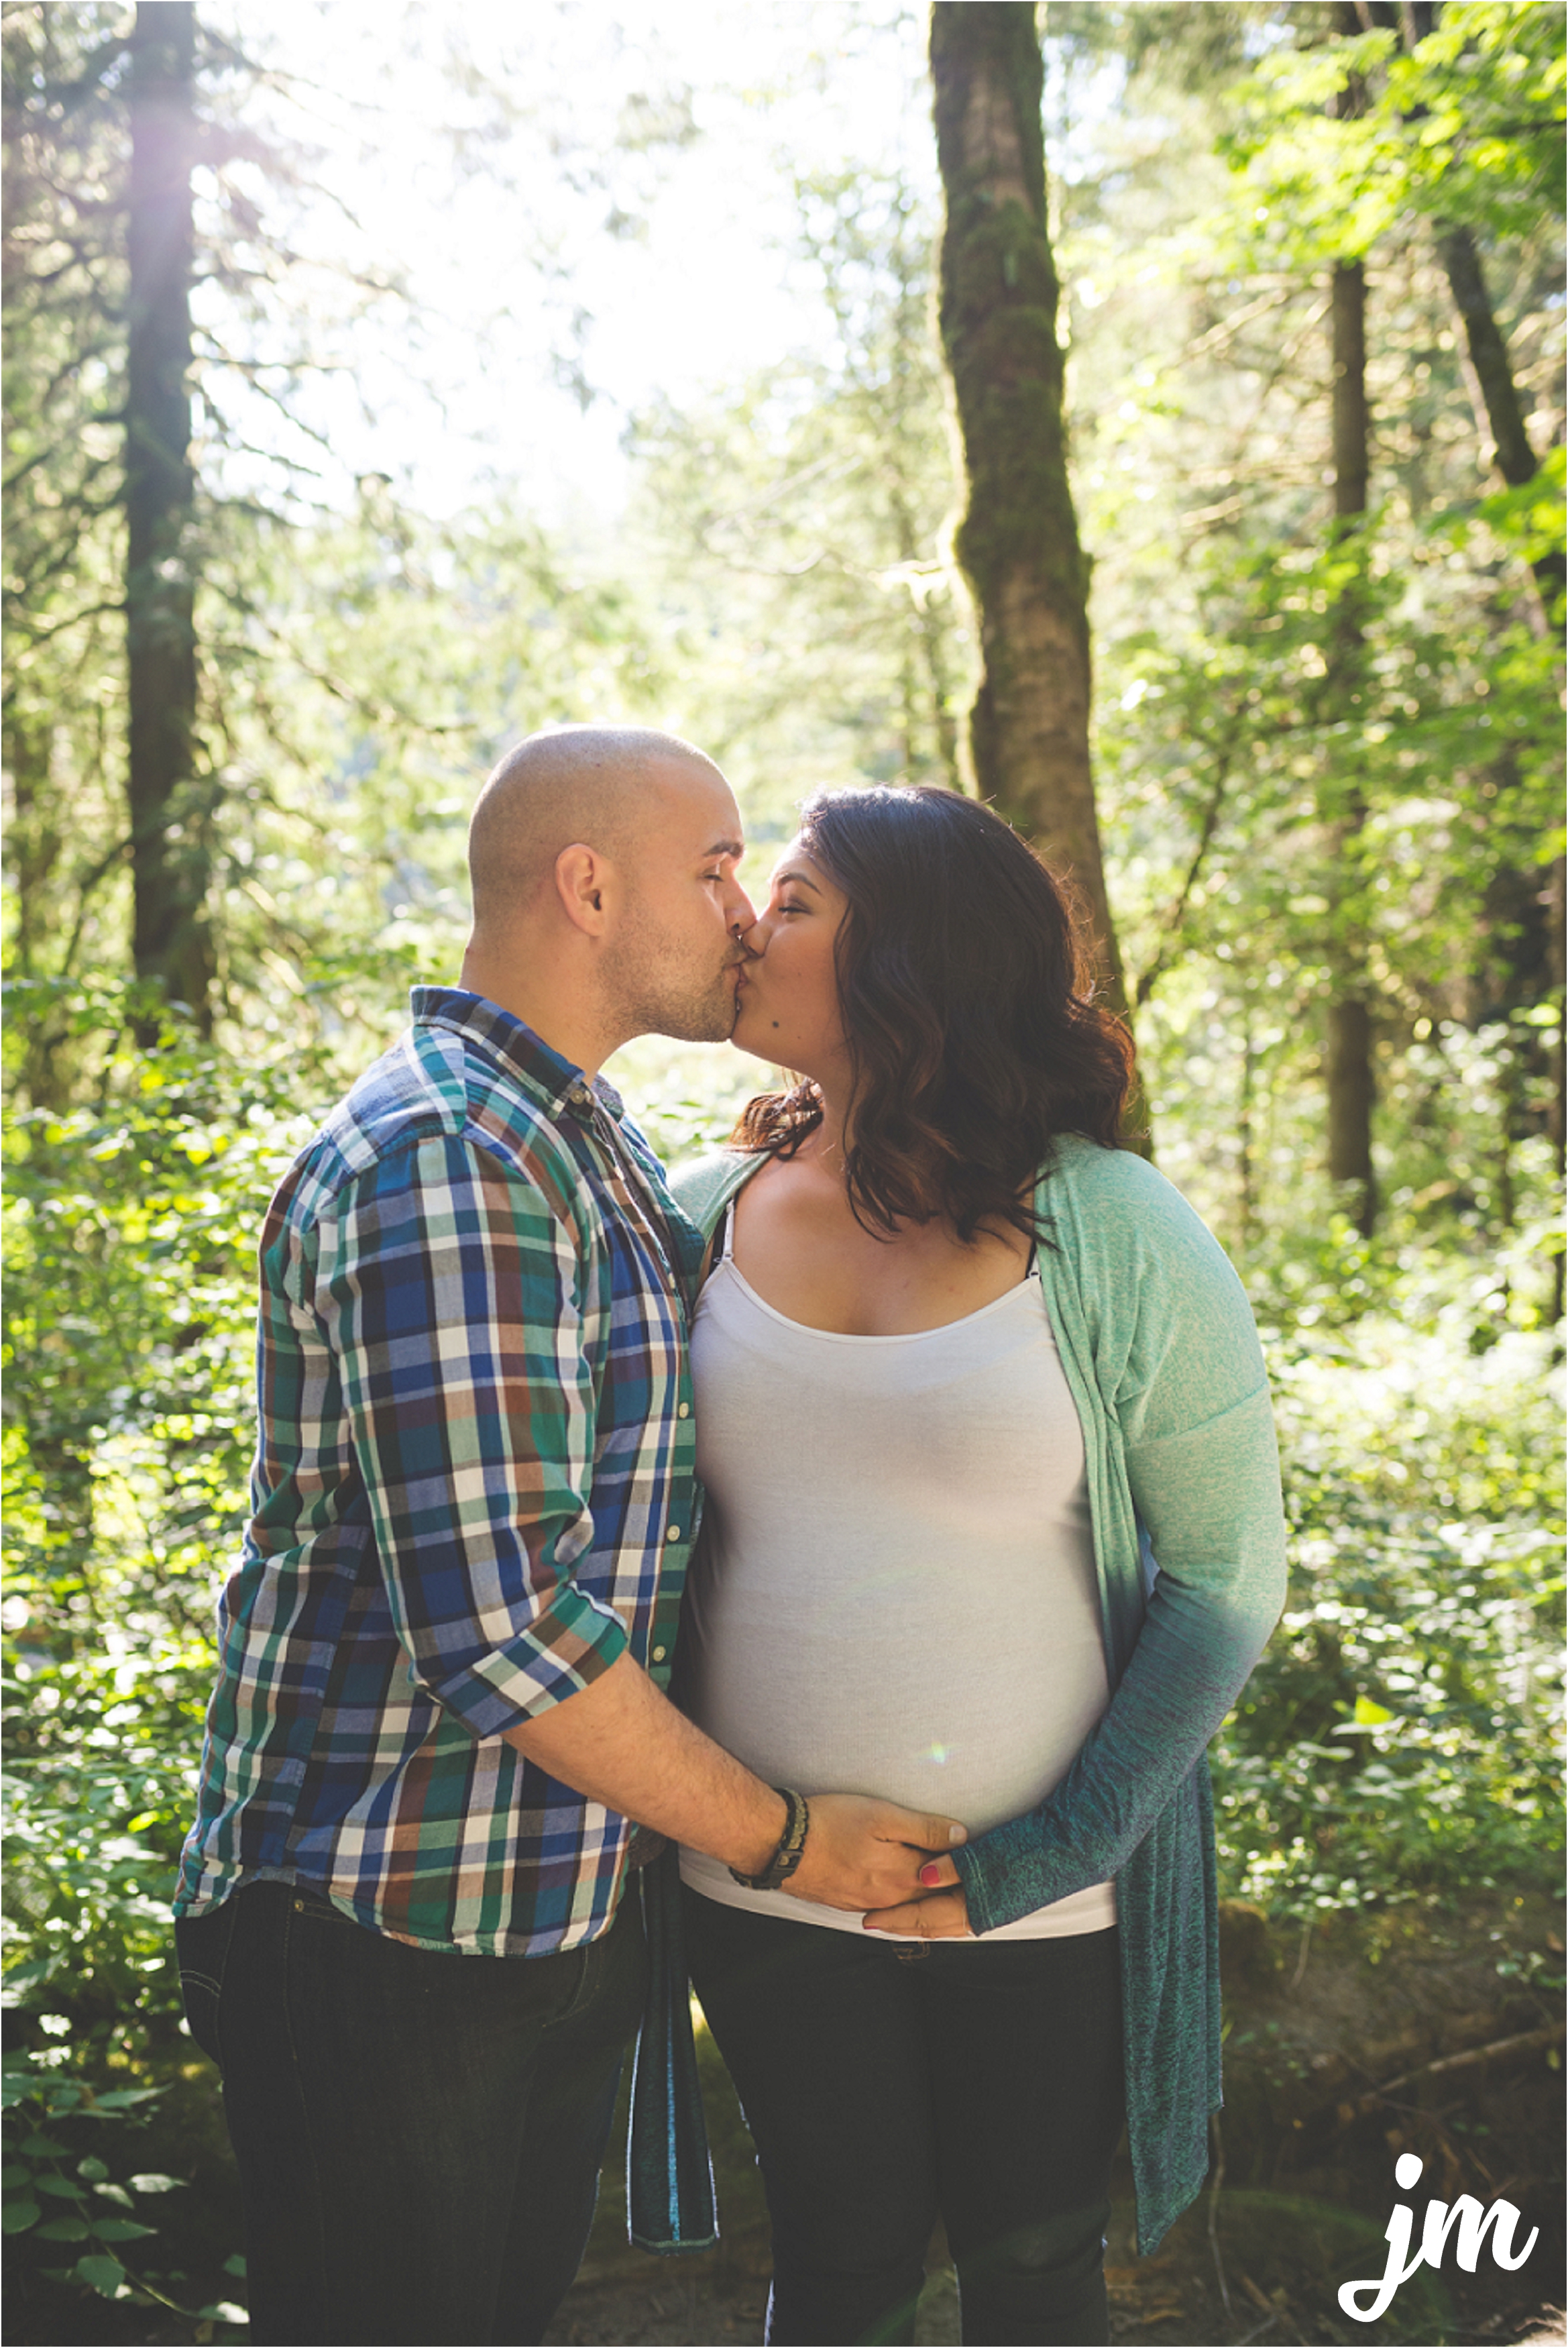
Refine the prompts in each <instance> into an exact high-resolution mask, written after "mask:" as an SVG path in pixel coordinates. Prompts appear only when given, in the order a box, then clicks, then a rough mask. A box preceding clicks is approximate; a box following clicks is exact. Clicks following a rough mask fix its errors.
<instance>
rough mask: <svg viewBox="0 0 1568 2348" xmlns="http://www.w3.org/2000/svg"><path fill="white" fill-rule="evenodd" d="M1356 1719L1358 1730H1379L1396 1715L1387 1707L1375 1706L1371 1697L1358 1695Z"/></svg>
mask: <svg viewBox="0 0 1568 2348" xmlns="http://www.w3.org/2000/svg"><path fill="white" fill-rule="evenodd" d="M1354 1717H1355V1721H1356V1725H1357V1727H1358V1728H1377V1727H1378V1726H1379V1725H1381V1723H1382V1722H1384V1721H1385V1720H1392V1719H1393V1717H1394V1715H1393V1714H1392V1713H1391V1712H1389V1710H1388V1709H1387V1707H1386V1706H1385V1705H1383V1704H1374V1703H1373V1701H1372V1699H1371V1697H1370V1696H1369V1695H1358V1697H1357V1699H1356V1711H1355V1715H1354Z"/></svg>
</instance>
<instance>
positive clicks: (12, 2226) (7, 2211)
mask: <svg viewBox="0 0 1568 2348" xmlns="http://www.w3.org/2000/svg"><path fill="white" fill-rule="evenodd" d="M42 2214H43V2213H42V2211H41V2209H39V2206H38V2204H37V2202H36V2201H35V2200H34V2199H33V2197H32V2195H31V2194H30V2193H26V2194H23V2195H22V2196H21V2197H20V2198H19V2199H16V2200H15V2201H7V2202H5V2204H4V2206H3V2207H0V2233H5V2234H25V2233H26V2230H27V2229H28V2227H29V2226H35V2225H36V2224H37V2221H38V2219H39V2218H40V2217H41V2215H42Z"/></svg>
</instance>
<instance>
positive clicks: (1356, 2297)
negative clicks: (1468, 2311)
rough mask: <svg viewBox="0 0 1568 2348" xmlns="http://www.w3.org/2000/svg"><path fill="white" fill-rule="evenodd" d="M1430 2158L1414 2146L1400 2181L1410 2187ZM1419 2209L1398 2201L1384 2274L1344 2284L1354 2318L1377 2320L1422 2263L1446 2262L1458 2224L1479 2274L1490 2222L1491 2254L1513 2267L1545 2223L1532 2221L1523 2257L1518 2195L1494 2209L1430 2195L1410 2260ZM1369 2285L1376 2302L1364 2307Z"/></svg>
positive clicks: (1345, 2304) (1344, 2305)
mask: <svg viewBox="0 0 1568 2348" xmlns="http://www.w3.org/2000/svg"><path fill="white" fill-rule="evenodd" d="M1425 2166H1426V2163H1425V2162H1424V2161H1421V2160H1418V2159H1417V2157H1416V2156H1415V2154H1414V2153H1413V2152H1402V2153H1401V2154H1400V2155H1399V2159H1398V2160H1397V2161H1396V2162H1395V2163H1394V2181H1395V2183H1396V2184H1397V2185H1398V2186H1399V2188H1400V2190H1401V2191H1402V2192H1405V2193H1408V2192H1409V2189H1410V2188H1411V2186H1412V2185H1413V2184H1414V2183H1415V2181H1416V2179H1417V2178H1418V2177H1419V2175H1420V2173H1421V2170H1422V2169H1423V2168H1425ZM1415 2217H1416V2213H1415V2211H1414V2210H1413V2209H1411V2208H1410V2205H1409V2202H1408V2201H1396V2202H1395V2204H1394V2214H1393V2216H1392V2217H1391V2218H1390V2219H1389V2222H1388V2225H1387V2226H1386V2227H1385V2229H1384V2233H1383V2239H1384V2240H1385V2241H1386V2242H1387V2243H1388V2245H1389V2262H1388V2264H1387V2266H1386V2267H1385V2268H1384V2269H1383V2271H1382V2273H1381V2275H1379V2276H1378V2277H1376V2278H1372V2277H1369V2278H1368V2280H1367V2281H1364V2282H1342V2283H1341V2284H1340V2286H1339V2306H1340V2311H1341V2312H1342V2313H1343V2314H1346V2315H1348V2317H1349V2318H1350V2320H1351V2322H1353V2323H1375V2322H1377V2320H1378V2316H1379V2315H1381V2314H1382V2312H1383V2311H1384V2309H1385V2308H1386V2307H1387V2306H1388V2304H1389V2301H1390V2300H1391V2299H1392V2298H1393V2296H1394V2293H1395V2292H1396V2291H1398V2290H1399V2285H1400V2284H1401V2283H1402V2282H1409V2279H1410V2277H1411V2276H1412V2275H1413V2274H1414V2273H1415V2272H1416V2270H1417V2269H1418V2267H1424V2266H1425V2267H1430V2268H1431V2270H1432V2271H1433V2272H1434V2273H1436V2271H1437V2270H1438V2269H1439V2268H1440V2266H1441V2265H1442V2262H1443V2252H1444V2251H1445V2250H1447V2248H1448V2246H1449V2236H1450V2233H1452V2232H1453V2230H1454V2229H1455V2227H1456V2226H1457V2228H1458V2229H1459V2240H1458V2243H1457V2245H1456V2248H1455V2256H1456V2257H1457V2258H1458V2260H1459V2262H1460V2266H1461V2267H1462V2268H1463V2269H1464V2271H1465V2272H1466V2274H1474V2272H1475V2270H1476V2263H1477V2261H1478V2260H1479V2259H1480V2257H1481V2244H1482V2242H1483V2241H1484V2240H1485V2239H1486V2230H1487V2228H1488V2227H1489V2226H1490V2227H1491V2230H1492V2234H1491V2255H1492V2257H1493V2258H1494V2259H1495V2260H1496V2261H1497V2263H1498V2265H1499V2266H1500V2267H1504V2268H1506V2269H1507V2270H1508V2271H1509V2272H1510V2273H1512V2271H1513V2270H1514V2268H1515V2267H1522V2265H1523V2264H1524V2261H1525V2260H1526V2259H1527V2258H1528V2257H1529V2256H1530V2253H1531V2251H1532V2250H1533V2249H1534V2248H1535V2243H1536V2238H1537V2236H1538V2235H1539V2233H1540V2231H1541V2229H1540V2228H1539V2226H1532V2228H1531V2229H1530V2240H1528V2241H1527V2242H1526V2243H1525V2245H1524V2248H1523V2249H1522V2250H1521V2251H1520V2253H1519V2256H1518V2257H1517V2258H1514V2257H1512V2255H1511V2254H1512V2250H1513V2229H1514V2227H1515V2226H1516V2225H1517V2223H1518V2222H1519V2212H1518V2210H1517V2209H1515V2208H1514V2206H1513V2204H1512V2201H1494V2202H1493V2203H1492V2205H1491V2209H1482V2208H1481V2203H1480V2202H1479V2201H1478V2200H1477V2199H1475V2197H1474V2195H1473V2194H1471V2193H1461V2194H1460V2198H1459V2199H1458V2200H1457V2201H1456V2202H1455V2203H1454V2205H1453V2207H1452V2209H1450V2207H1449V2205H1448V2203H1447V2202H1446V2201H1429V2202H1428V2203H1427V2214H1426V2219H1425V2220H1424V2222H1423V2224H1422V2227H1421V2246H1420V2249H1419V2250H1418V2251H1417V2252H1416V2254H1415V2256H1414V2257H1413V2258H1411V2259H1410V2260H1409V2263H1408V2264H1407V2263H1406V2259H1407V2253H1408V2252H1409V2247H1410V2233H1411V2230H1412V2228H1413V2226H1414V2224H1415ZM1363 2291H1370V2292H1371V2294H1372V2300H1371V2304H1370V2306H1368V2307H1366V2308H1363V2307H1362V2306H1361V2305H1360V2297H1361V2293H1362V2292H1363Z"/></svg>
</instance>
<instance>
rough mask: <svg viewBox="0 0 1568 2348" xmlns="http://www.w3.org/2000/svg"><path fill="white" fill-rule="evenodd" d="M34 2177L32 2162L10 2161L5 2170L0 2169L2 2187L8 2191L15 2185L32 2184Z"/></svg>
mask: <svg viewBox="0 0 1568 2348" xmlns="http://www.w3.org/2000/svg"><path fill="white" fill-rule="evenodd" d="M32 2176H33V2169H32V2164H31V2162H29V2161H26V2160H8V2161H7V2162H6V2163H5V2168H0V2185H4V2186H5V2188H7V2189H9V2188H11V2187H12V2186H14V2185H26V2184H29V2183H31V2181H32Z"/></svg>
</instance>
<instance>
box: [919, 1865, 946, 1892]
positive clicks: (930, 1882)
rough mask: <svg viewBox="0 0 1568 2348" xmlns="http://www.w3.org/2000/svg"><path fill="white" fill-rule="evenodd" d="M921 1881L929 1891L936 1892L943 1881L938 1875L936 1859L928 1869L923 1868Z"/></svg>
mask: <svg viewBox="0 0 1568 2348" xmlns="http://www.w3.org/2000/svg"><path fill="white" fill-rule="evenodd" d="M920 1880H921V1882H922V1883H923V1884H924V1885H925V1886H926V1888H927V1890H928V1891H934V1890H936V1888H937V1886H938V1883H939V1882H940V1881H941V1877H940V1875H939V1874H938V1870H937V1862H936V1860H935V1859H932V1861H931V1863H930V1865H929V1866H928V1867H923V1868H922V1869H920Z"/></svg>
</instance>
